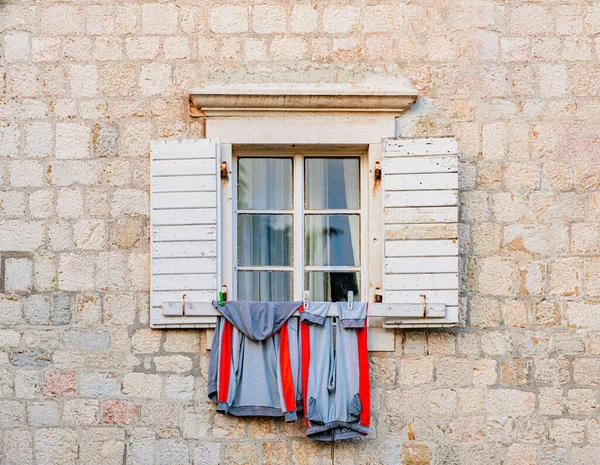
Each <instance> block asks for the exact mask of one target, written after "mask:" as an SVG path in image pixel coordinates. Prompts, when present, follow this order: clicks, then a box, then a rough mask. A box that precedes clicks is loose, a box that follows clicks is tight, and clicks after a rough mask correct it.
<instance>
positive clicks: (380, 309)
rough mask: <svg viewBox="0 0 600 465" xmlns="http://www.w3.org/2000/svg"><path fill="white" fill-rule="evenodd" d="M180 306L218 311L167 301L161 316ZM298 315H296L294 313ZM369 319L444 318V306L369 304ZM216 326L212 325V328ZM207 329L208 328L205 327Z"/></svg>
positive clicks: (193, 312)
mask: <svg viewBox="0 0 600 465" xmlns="http://www.w3.org/2000/svg"><path fill="white" fill-rule="evenodd" d="M182 306H183V308H184V309H185V312H184V313H183V314H184V315H185V316H203V317H217V316H219V315H220V313H219V311H218V310H217V309H216V308H214V307H213V305H212V303H211V302H191V301H188V300H185V302H184V303H182V301H181V300H180V301H169V302H163V303H162V315H163V316H178V317H181V316H182ZM296 315H298V313H296ZM328 316H338V311H337V305H332V306H331V309H330V310H329V315H328ZM368 316H369V317H379V318H390V319H392V320H393V321H394V322H395V323H393V324H398V323H396V322H397V321H398V320H404V319H410V318H444V317H445V316H446V305H445V304H435V303H423V304H395V303H369V307H368ZM215 324H216V322H215V323H213V324H212V326H213V327H214V325H215ZM207 327H208V326H207Z"/></svg>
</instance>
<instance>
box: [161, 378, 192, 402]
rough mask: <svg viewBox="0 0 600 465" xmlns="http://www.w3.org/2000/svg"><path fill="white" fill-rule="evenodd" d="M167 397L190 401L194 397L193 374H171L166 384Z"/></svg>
mask: <svg viewBox="0 0 600 465" xmlns="http://www.w3.org/2000/svg"><path fill="white" fill-rule="evenodd" d="M165 395H166V397H167V399H173V400H181V401H189V400H192V399H193V397H194V377H193V376H169V377H168V378H167V382H166V385H165Z"/></svg>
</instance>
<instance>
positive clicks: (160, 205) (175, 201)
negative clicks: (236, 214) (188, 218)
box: [152, 191, 217, 210]
mask: <svg viewBox="0 0 600 465" xmlns="http://www.w3.org/2000/svg"><path fill="white" fill-rule="evenodd" d="M211 194H212V195H211ZM214 194H215V192H214V191H213V192H161V193H155V194H154V198H153V200H152V202H153V207H154V208H156V209H157V210H158V209H166V210H173V209H176V208H206V207H216V206H217V199H216V198H215V195H214Z"/></svg>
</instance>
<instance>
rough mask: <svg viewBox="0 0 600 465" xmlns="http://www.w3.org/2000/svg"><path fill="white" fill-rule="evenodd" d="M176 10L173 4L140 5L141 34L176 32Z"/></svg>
mask: <svg viewBox="0 0 600 465" xmlns="http://www.w3.org/2000/svg"><path fill="white" fill-rule="evenodd" d="M177 11H178V8H177V7H176V5H174V4H161V3H148V4H145V5H142V33H143V34H152V35H154V34H175V33H177Z"/></svg>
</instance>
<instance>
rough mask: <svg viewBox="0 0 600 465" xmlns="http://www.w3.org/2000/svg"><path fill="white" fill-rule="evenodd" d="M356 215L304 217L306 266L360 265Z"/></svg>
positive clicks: (357, 216) (357, 219) (357, 218)
mask: <svg viewBox="0 0 600 465" xmlns="http://www.w3.org/2000/svg"><path fill="white" fill-rule="evenodd" d="M359 219H360V217H359V215H306V217H305V230H304V232H305V243H306V246H305V247H306V249H305V261H306V265H307V266H359V265H360V249H359V245H358V242H359V223H360V220H359Z"/></svg>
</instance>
